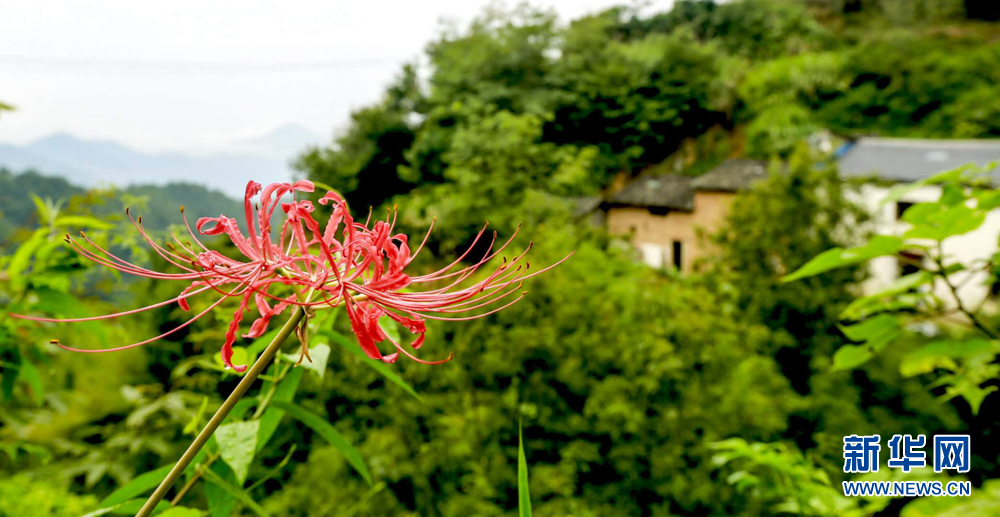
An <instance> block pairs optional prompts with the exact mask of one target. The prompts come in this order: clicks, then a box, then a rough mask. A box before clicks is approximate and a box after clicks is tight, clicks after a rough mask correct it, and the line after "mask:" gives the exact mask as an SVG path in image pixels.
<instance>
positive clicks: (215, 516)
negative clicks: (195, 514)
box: [205, 461, 237, 517]
mask: <svg viewBox="0 0 1000 517" xmlns="http://www.w3.org/2000/svg"><path fill="white" fill-rule="evenodd" d="M209 469H210V470H212V471H213V472H214V473H215V474H217V475H218V476H219V477H220V478H221V479H223V480H224V481H226V482H227V483H229V484H231V485H235V484H236V483H237V481H236V475H234V474H233V469H231V468H229V467H228V466H227V465H226V464H225V463H223V462H221V461H216V462H214V463H212V465H211V466H209ZM205 500H206V502H207V503H208V514H209V515H211V516H212V517H228V516H229V514H231V513H233V509H234V508H236V497H235V496H233V495H232V494H230V493H229V492H227V491H226V490H225V489H223V488H222V487H220V486H219V485H216V484H215V483H206V484H205Z"/></svg>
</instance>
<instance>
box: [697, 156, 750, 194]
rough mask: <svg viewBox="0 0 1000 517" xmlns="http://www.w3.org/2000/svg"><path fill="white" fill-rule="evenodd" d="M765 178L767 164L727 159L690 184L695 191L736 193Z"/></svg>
mask: <svg viewBox="0 0 1000 517" xmlns="http://www.w3.org/2000/svg"><path fill="white" fill-rule="evenodd" d="M766 177H767V162H763V161H759V160H747V159H742V158H731V159H728V160H726V161H724V162H722V163H721V164H719V166H718V167H716V168H714V169H712V170H710V171H708V172H706V173H705V174H702V175H701V176H698V177H697V178H695V179H694V180H693V181H692V182H691V187H693V188H694V189H695V190H710V191H716V192H737V191H739V190H744V189H747V188H750V185H752V184H753V183H754V182H755V181H758V180H761V179H764V178H766Z"/></svg>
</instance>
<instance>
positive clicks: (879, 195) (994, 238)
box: [860, 185, 1000, 306]
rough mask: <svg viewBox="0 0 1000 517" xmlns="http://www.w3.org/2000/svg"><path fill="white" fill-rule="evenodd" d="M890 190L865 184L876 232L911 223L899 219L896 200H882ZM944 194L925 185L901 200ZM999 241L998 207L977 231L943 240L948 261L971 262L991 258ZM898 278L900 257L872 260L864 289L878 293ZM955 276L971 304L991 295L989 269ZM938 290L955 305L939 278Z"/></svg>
mask: <svg viewBox="0 0 1000 517" xmlns="http://www.w3.org/2000/svg"><path fill="white" fill-rule="evenodd" d="M888 193H889V189H888V188H885V187H879V186H875V185H865V186H863V187H862V189H861V200H860V201H861V202H862V204H863V205H864V206H866V207H867V208H868V210H869V211H870V212H871V213H872V215H873V218H874V223H875V231H876V233H878V234H881V235H902V234H903V233H904V232H905V231H906V230H907V229H908V228H909V226H910V225H909V224H907V223H905V222H901V221H898V220H897V219H896V204H895V203H885V204H883V203H882V201H883V200H884V199H885V198H886V196H887V195H888ZM940 196H941V188H940V187H937V186H925V187H920V188H918V189H916V190H913V191H910V192H909V193H907V194H906V195H905V196H904V197H903V198H902V199H901V201H905V202H910V203H914V204H916V203H924V202H934V201H937V200H938V198H939V197H940ZM998 240H1000V210H994V211H992V212H990V213H989V214H987V216H986V221H985V222H984V223H983V225H982V226H980V227H979V228H978V229H977V230H975V231H973V232H969V233H967V234H964V235H956V236H954V237H951V238H949V239H946V240H945V241H944V242H943V243H942V246H943V248H944V253H945V264H946V265H948V264H952V263H955V262H961V263H964V264H970V263H972V262H975V261H977V260H978V261H982V260H987V259H989V258H990V257H991V256H992V255H993V254H994V253H995V252H996V251H997V248H998ZM970 275H971V278H970ZM897 278H899V261H898V259H897V258H896V257H879V258H877V259H875V260H873V261H872V262H871V277H870V278H869V279H868V281H867V282H865V284H864V286H863V288H864V291H865V293H866V294H870V293H874V292H877V291H879V290H881V289H884V288H886V287H888V286H889V285H890V284H891V283H892V282H893V281H894V280H896V279H897ZM952 278H953V279H954V283H955V284H956V285H960V287H959V289H958V292H959V296H960V297H961V298H962V301H963V302H964V303H966V304H968V305H970V306H975V305H976V304H978V303H980V302H981V301H983V300H984V299H985V298H986V297H987V296H989V294H990V285H989V284H988V282H989V278H990V276H989V274H988V273H987V272H986V271H982V270H976V271H974V272H964V271H963V272H959V273H956V274H954V275H952ZM934 289H935V294H936V295H937V296H938V297H939V298H941V299H942V300H944V301H945V302H946V303H948V304H949V305H951V306H954V298H953V296H952V294H951V292H950V290H949V289H948V287H947V286H946V285H945V284H944V282H940V281H939V282H938V283H937V284H936V285H935V287H934Z"/></svg>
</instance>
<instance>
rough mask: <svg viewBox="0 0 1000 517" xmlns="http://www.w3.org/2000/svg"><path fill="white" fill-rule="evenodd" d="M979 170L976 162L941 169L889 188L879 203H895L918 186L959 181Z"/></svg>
mask: <svg viewBox="0 0 1000 517" xmlns="http://www.w3.org/2000/svg"><path fill="white" fill-rule="evenodd" d="M978 170H980V167H978V166H977V165H976V164H974V163H969V164H965V165H961V166H959V167H956V168H954V169H948V170H946V171H941V172H939V173H937V174H935V175H933V176H931V177H929V178H924V179H922V180H920V181H914V182H913V183H907V184H903V185H899V186H897V187H894V188H892V189H891V190H889V193H888V194H887V195H886V196H885V198H884V199H882V201H881V202H880V203H879V205H882V206H884V205H886V204H890V203H893V204H894V203H896V202H897V201H899V200H900V199H903V196H905V195H906V194H908V193H910V192H912V191H914V190H917V189H918V188H920V187H923V186H925V185H940V184H942V183H957V182H961V181H962V180H963V179H964V178H966V177H967V176H968V174H967V173H969V172H975V171H978ZM911 209H912V208H911ZM907 211H909V210H907Z"/></svg>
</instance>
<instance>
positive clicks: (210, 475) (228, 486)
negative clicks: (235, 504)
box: [204, 469, 270, 517]
mask: <svg viewBox="0 0 1000 517" xmlns="http://www.w3.org/2000/svg"><path fill="white" fill-rule="evenodd" d="M204 475H205V480H206V481H208V482H209V483H212V484H214V485H216V486H218V487H219V488H221V489H222V490H224V491H225V492H226V493H228V494H229V495H231V496H233V497H235V498H236V499H239V500H240V502H242V503H243V504H245V505H247V508H250V510H252V511H253V512H254V513H256V514H257V515H260V516H261V517H270V516H269V515H268V514H267V512H266V511H264V508H262V507H261V506H260V505H259V504H257V501H254V500H253V498H252V497H250V495H249V494H247V493H246V492H245V491H243V490H242V489H241V488H239V487H237V486H235V485H233V484H232V483H230V482H228V481H226V480H224V479H222V478H221V477H220V476H219V475H218V474H216V473H215V472H214V471H213V470H212V469H206V470H205V474H204Z"/></svg>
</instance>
